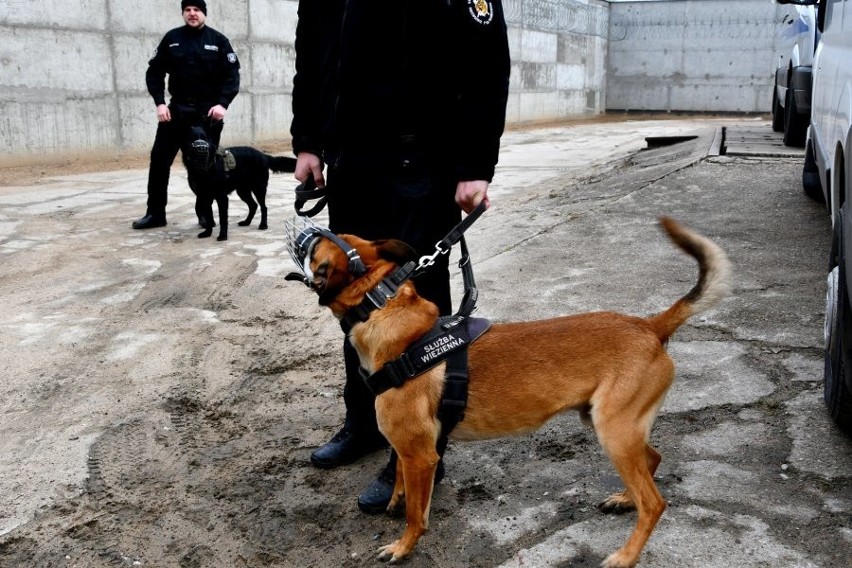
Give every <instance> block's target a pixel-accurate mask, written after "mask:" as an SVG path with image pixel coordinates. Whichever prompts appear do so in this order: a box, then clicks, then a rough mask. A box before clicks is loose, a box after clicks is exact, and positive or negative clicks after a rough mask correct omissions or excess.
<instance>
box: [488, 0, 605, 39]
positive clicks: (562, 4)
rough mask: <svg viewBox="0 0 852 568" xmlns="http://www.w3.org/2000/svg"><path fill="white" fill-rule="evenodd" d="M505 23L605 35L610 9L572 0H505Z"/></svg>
mask: <svg viewBox="0 0 852 568" xmlns="http://www.w3.org/2000/svg"><path fill="white" fill-rule="evenodd" d="M503 11H504V13H505V17H506V23H507V24H509V25H514V26H518V27H522V28H525V29H534V30H540V31H547V32H558V33H576V34H582V35H593V36H599V37H606V36H607V34H608V33H609V30H608V28H609V10H608V9H607V7H606V6H597V5H589V4H585V3H581V2H575V1H574V0H504V1H503Z"/></svg>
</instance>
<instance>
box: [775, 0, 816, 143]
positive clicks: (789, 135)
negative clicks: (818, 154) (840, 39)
mask: <svg viewBox="0 0 852 568" xmlns="http://www.w3.org/2000/svg"><path fill="white" fill-rule="evenodd" d="M816 28H817V26H816V10H815V9H814V7H813V6H793V7H792V8H791V9H790V10H789V11H788V12H787V13H785V14H784V20H783V21H782V23H781V28H780V31H779V32H778V41H779V44H780V46H781V47H782V48H783V52H782V53H781V54H779V56H778V63H777V65H776V66H775V88H774V89H773V90H772V129H773V130H774V131H775V132H783V133H784V144H785V145H786V146H804V145H805V134H806V133H807V130H808V124H809V123H810V121H811V87H812V83H811V76H812V69H813V62H814V49H816V45H817V40H818V39H819V33H818V32H817V29H816Z"/></svg>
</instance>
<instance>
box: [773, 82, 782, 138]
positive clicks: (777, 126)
mask: <svg viewBox="0 0 852 568" xmlns="http://www.w3.org/2000/svg"><path fill="white" fill-rule="evenodd" d="M772 131H773V132H784V107H782V106H781V101H779V100H778V85H775V87H774V88H773V89H772Z"/></svg>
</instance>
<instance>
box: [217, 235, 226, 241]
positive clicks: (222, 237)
mask: <svg viewBox="0 0 852 568" xmlns="http://www.w3.org/2000/svg"><path fill="white" fill-rule="evenodd" d="M216 240H217V241H227V240H228V235H219V236H218V237H216Z"/></svg>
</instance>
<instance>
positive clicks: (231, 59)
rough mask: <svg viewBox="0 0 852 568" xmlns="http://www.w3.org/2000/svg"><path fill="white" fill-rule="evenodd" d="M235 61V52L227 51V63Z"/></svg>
mask: <svg viewBox="0 0 852 568" xmlns="http://www.w3.org/2000/svg"><path fill="white" fill-rule="evenodd" d="M236 62H237V54H236V53H229V54H228V63H236Z"/></svg>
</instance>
